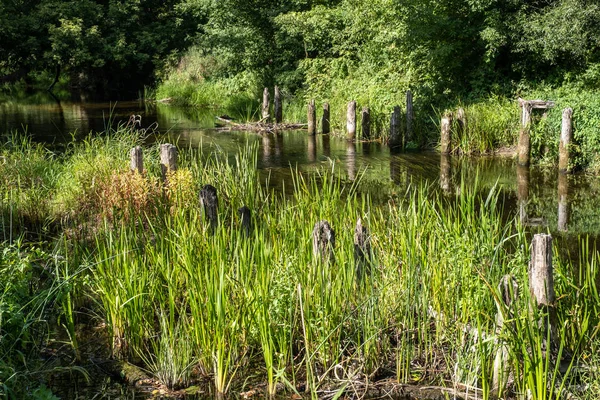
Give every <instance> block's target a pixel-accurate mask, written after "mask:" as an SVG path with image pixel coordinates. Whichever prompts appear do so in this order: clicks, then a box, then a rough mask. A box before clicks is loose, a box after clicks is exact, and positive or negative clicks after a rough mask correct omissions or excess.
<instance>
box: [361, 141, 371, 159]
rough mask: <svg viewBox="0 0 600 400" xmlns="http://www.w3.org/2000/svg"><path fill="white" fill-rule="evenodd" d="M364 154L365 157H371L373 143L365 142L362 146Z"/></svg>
mask: <svg viewBox="0 0 600 400" xmlns="http://www.w3.org/2000/svg"><path fill="white" fill-rule="evenodd" d="M362 153H363V156H369V155H371V143H369V142H364V143H363V144H362Z"/></svg>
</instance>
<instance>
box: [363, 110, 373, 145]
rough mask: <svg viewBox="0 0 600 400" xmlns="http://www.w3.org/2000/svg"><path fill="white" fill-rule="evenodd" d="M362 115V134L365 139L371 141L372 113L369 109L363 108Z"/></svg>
mask: <svg viewBox="0 0 600 400" xmlns="http://www.w3.org/2000/svg"><path fill="white" fill-rule="evenodd" d="M361 115H362V119H361V131H362V132H361V134H362V137H363V139H369V138H370V137H371V112H370V110H369V107H363V109H362V113H361Z"/></svg>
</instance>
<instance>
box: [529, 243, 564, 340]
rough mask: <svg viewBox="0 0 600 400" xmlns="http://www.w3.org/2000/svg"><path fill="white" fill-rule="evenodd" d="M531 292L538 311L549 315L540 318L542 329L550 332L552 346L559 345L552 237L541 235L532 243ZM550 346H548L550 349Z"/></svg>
mask: <svg viewBox="0 0 600 400" xmlns="http://www.w3.org/2000/svg"><path fill="white" fill-rule="evenodd" d="M529 291H530V293H531V296H532V298H533V301H534V302H535V305H536V306H537V308H538V310H542V311H543V312H547V313H548V317H542V318H540V321H539V324H540V327H541V328H542V329H543V330H544V332H545V334H544V335H543V336H546V333H547V332H548V329H549V330H550V332H549V333H550V342H551V343H550V344H556V343H557V331H556V310H555V308H554V302H555V301H556V297H555V294H554V276H553V268H552V236H551V235H547V234H543V233H539V234H536V235H534V236H533V240H532V241H531V259H530V261H529ZM548 345H549V344H546V346H547V348H548Z"/></svg>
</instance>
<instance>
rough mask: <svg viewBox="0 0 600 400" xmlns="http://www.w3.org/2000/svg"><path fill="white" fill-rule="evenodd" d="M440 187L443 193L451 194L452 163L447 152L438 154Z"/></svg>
mask: <svg viewBox="0 0 600 400" xmlns="http://www.w3.org/2000/svg"><path fill="white" fill-rule="evenodd" d="M440 188H441V189H442V192H444V194H446V195H450V194H452V163H451V162H450V156H448V155H447V154H442V155H441V156H440Z"/></svg>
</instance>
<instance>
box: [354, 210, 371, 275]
mask: <svg viewBox="0 0 600 400" xmlns="http://www.w3.org/2000/svg"><path fill="white" fill-rule="evenodd" d="M354 261H355V263H356V277H357V278H358V281H359V282H360V281H362V279H363V277H364V275H365V274H367V275H369V274H371V236H369V231H368V229H367V227H366V226H364V225H363V224H362V220H361V219H360V218H359V219H358V221H357V222H356V227H355V228H354Z"/></svg>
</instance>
